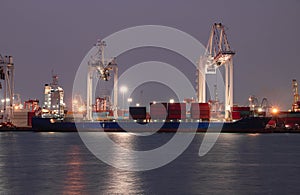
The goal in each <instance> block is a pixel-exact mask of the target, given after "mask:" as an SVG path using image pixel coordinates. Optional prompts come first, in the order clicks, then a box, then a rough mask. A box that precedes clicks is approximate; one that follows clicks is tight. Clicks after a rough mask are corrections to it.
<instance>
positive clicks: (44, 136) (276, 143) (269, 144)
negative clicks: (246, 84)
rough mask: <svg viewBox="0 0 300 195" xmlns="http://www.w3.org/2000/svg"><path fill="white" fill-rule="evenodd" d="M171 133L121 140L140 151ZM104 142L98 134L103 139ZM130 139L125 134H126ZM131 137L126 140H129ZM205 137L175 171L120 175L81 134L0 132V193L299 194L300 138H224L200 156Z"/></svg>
mask: <svg viewBox="0 0 300 195" xmlns="http://www.w3.org/2000/svg"><path fill="white" fill-rule="evenodd" d="M172 135H173V134H167V133H161V134H155V135H152V136H149V137H147V138H144V140H143V141H141V140H139V139H138V138H136V137H135V136H133V135H132V136H133V139H124V134H122V133H111V134H110V137H111V138H112V139H114V140H115V141H116V142H118V143H119V144H121V145H123V146H125V147H126V145H131V146H132V145H134V148H135V149H137V150H145V149H149V148H151V147H155V145H157V144H158V145H157V146H156V147H158V146H159V145H161V144H162V143H163V142H166V141H168V140H169V139H170V138H171V137H172ZM100 136H101V135H100ZM127 136H128V135H127ZM125 137H126V136H125ZM202 138H203V134H197V135H196V136H195V138H194V140H193V142H192V143H191V145H190V146H189V147H188V149H187V150H186V151H185V152H184V153H183V154H182V155H181V156H180V157H178V158H177V159H176V160H174V161H173V162H171V163H170V164H168V165H166V166H164V167H161V168H158V169H155V170H150V171H144V172H131V171H122V170H119V169H116V168H114V167H111V166H109V165H106V164H105V163H103V162H101V161H100V160H98V159H97V158H96V157H95V156H93V154H91V153H90V152H89V150H88V149H87V148H86V147H85V145H84V144H83V142H82V141H81V139H80V137H79V135H78V133H32V132H2V133H0V192H1V194H2V193H12V194H115V193H117V194H212V193H213V194H254V193H255V194H287V193H288V194H297V193H299V192H300V134H221V136H220V137H219V139H218V141H217V143H216V144H215V146H214V147H213V149H212V150H211V151H210V152H209V153H208V154H207V155H205V156H204V157H199V156H198V150H199V146H200V144H201V141H202Z"/></svg>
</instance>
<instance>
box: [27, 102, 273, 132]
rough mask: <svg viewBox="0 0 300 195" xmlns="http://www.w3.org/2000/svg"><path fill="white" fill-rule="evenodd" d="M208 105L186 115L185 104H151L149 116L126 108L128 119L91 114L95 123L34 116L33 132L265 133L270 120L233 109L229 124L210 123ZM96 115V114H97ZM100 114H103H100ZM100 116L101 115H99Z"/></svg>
mask: <svg viewBox="0 0 300 195" xmlns="http://www.w3.org/2000/svg"><path fill="white" fill-rule="evenodd" d="M210 108H211V105H210V104H209V103H191V106H190V112H189V114H186V113H187V112H186V103H177V102H172V103H153V102H152V103H150V113H148V112H146V110H147V109H146V107H144V106H135V107H129V118H126V119H119V120H115V119H113V118H106V119H104V117H101V119H99V118H97V117H99V116H101V115H99V114H96V113H97V112H95V114H94V116H95V117H94V121H87V120H84V119H83V118H77V119H76V118H43V117H33V118H32V128H33V130H35V131H53V132H73V131H84V132H85V131H86V132H135V133H138V132H177V131H179V132H228V133H229V132H230V133H233V132H239V133H268V132H271V131H270V130H267V129H265V127H266V125H267V123H268V121H269V120H270V119H271V118H270V117H266V116H253V115H252V114H253V112H252V111H250V107H237V106H235V107H233V110H234V112H233V113H235V114H234V119H233V120H232V121H225V122H223V121H211V116H210V115H211V110H210ZM98 113H99V112H98ZM101 113H103V112H101ZM102 116H103V115H102Z"/></svg>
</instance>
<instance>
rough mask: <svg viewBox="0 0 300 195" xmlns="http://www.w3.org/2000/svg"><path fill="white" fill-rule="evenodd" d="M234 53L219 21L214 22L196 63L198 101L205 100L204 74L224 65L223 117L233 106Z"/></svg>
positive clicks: (227, 117)
mask: <svg viewBox="0 0 300 195" xmlns="http://www.w3.org/2000/svg"><path fill="white" fill-rule="evenodd" d="M234 54H235V52H234V51H232V50H231V49H230V45H229V42H228V39H227V35H226V33H225V27H224V25H222V24H221V23H214V24H213V25H212V28H211V32H210V36H209V40H208V44H207V47H206V52H205V54H204V56H201V57H200V60H199V64H198V72H197V73H198V101H199V102H206V74H216V69H217V68H219V67H221V66H223V65H224V66H225V118H226V119H230V118H231V116H230V109H231V107H232V106H233V61H232V57H233V55H234Z"/></svg>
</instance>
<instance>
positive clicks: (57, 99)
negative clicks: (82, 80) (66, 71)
mask: <svg viewBox="0 0 300 195" xmlns="http://www.w3.org/2000/svg"><path fill="white" fill-rule="evenodd" d="M64 113H65V103H64V90H63V88H62V87H60V86H59V85H58V76H57V75H52V83H50V84H45V88H44V104H43V112H42V117H53V118H63V117H64Z"/></svg>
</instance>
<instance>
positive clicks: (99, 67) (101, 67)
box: [86, 40, 118, 120]
mask: <svg viewBox="0 0 300 195" xmlns="http://www.w3.org/2000/svg"><path fill="white" fill-rule="evenodd" d="M105 46H106V43H105V41H102V40H98V41H97V43H96V45H95V47H96V48H97V52H96V54H95V55H94V56H91V59H90V61H89V62H88V78H87V108H86V111H87V119H88V120H92V102H93V97H94V94H93V78H94V74H95V73H96V74H97V76H99V78H100V79H101V80H103V81H108V80H109V79H110V71H111V70H113V73H114V89H113V92H114V93H113V94H114V97H113V109H114V116H115V117H116V116H117V105H118V86H117V85H118V66H117V64H116V62H115V58H112V59H110V60H106V59H105V58H104V47H105Z"/></svg>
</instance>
